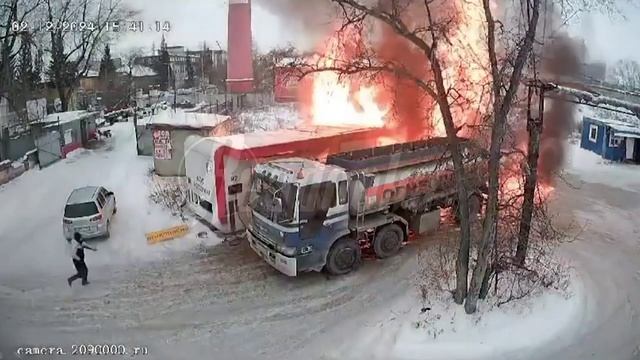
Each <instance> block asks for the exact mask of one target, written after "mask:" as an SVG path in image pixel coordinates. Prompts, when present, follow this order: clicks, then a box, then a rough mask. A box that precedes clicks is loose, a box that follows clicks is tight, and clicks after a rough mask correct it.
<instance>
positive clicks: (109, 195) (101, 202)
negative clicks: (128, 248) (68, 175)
mask: <svg viewBox="0 0 640 360" xmlns="http://www.w3.org/2000/svg"><path fill="white" fill-rule="evenodd" d="M116 212H117V207H116V197H115V195H114V194H113V192H111V191H107V190H106V189H105V188H104V187H102V186H86V187H82V188H78V189H75V190H73V191H72V192H71V195H69V198H68V199H67V204H66V205H65V207H64V217H63V219H62V232H63V234H64V237H65V238H66V239H67V240H69V241H70V240H71V239H72V238H73V234H74V233H76V232H78V233H80V235H82V237H83V238H94V237H107V238H108V237H109V235H110V233H111V221H112V219H113V215H114V214H115V213H116Z"/></svg>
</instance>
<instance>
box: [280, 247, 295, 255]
mask: <svg viewBox="0 0 640 360" xmlns="http://www.w3.org/2000/svg"><path fill="white" fill-rule="evenodd" d="M278 251H279V252H281V253H282V254H283V255H286V256H293V255H295V254H296V248H294V247H289V246H283V245H278Z"/></svg>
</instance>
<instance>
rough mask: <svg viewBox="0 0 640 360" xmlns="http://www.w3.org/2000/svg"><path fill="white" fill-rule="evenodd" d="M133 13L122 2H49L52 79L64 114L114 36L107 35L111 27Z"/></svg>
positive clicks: (85, 0) (64, 0)
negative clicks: (82, 78) (92, 63)
mask: <svg viewBox="0 0 640 360" xmlns="http://www.w3.org/2000/svg"><path fill="white" fill-rule="evenodd" d="M131 13H132V12H131V11H130V10H128V9H126V8H125V7H124V6H123V5H122V3H121V1H119V0H62V1H52V0H46V14H47V15H46V19H47V22H46V25H45V27H46V31H47V32H48V33H49V36H50V48H49V53H50V57H51V64H50V66H49V77H50V79H51V81H52V82H53V83H54V84H55V86H56V88H57V90H58V96H59V97H60V102H61V103H62V110H63V111H66V110H67V109H68V107H69V98H70V96H71V93H72V91H73V89H74V87H75V86H77V83H78V79H79V78H80V76H83V75H84V74H86V72H87V70H88V69H89V66H90V61H91V60H93V58H94V56H95V53H96V51H97V49H99V48H100V46H101V45H102V44H103V43H104V42H105V41H106V40H108V36H110V35H113V34H114V33H108V32H107V31H106V30H107V26H108V24H109V23H110V22H112V21H115V20H118V19H121V18H126V17H127V16H128V15H130V14H131ZM83 24H84V25H83Z"/></svg>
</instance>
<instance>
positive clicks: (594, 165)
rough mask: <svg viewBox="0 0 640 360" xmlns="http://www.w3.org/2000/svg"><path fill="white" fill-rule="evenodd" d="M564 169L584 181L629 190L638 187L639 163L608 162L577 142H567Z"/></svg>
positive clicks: (639, 184)
mask: <svg viewBox="0 0 640 360" xmlns="http://www.w3.org/2000/svg"><path fill="white" fill-rule="evenodd" d="M566 171H567V172H568V173H570V174H575V175H578V176H580V178H581V179H582V180H583V181H586V182H593V183H600V184H605V185H609V186H614V187H620V188H623V189H626V190H631V191H635V190H638V189H640V166H639V165H634V164H621V163H617V162H610V161H608V160H605V159H603V158H602V157H601V156H600V155H598V154H596V153H593V152H591V151H589V150H585V149H582V148H581V147H580V144H579V142H578V143H572V144H569V148H568V159H567V167H566Z"/></svg>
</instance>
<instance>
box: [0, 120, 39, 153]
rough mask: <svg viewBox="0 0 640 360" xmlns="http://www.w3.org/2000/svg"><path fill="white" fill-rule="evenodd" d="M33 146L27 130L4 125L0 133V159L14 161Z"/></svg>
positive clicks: (31, 137)
mask: <svg viewBox="0 0 640 360" xmlns="http://www.w3.org/2000/svg"><path fill="white" fill-rule="evenodd" d="M34 148H35V142H34V141H33V136H32V134H31V131H29V130H24V129H20V130H16V129H15V128H13V127H12V128H9V127H5V128H3V129H2V131H1V134H0V161H4V160H9V161H16V160H18V159H20V158H22V157H23V156H24V155H25V154H26V153H27V152H29V151H31V150H33V149H34Z"/></svg>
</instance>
